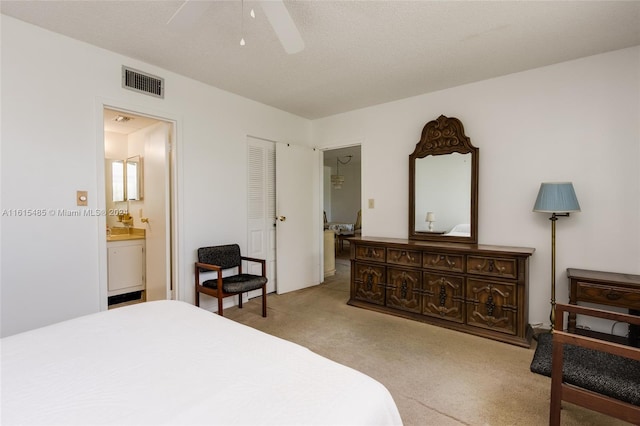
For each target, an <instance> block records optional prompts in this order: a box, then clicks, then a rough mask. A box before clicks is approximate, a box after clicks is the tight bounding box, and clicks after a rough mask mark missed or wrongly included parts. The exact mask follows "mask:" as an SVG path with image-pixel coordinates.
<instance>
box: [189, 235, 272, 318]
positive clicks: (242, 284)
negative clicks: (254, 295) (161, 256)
mask: <svg viewBox="0 0 640 426" xmlns="http://www.w3.org/2000/svg"><path fill="white" fill-rule="evenodd" d="M243 260H246V261H248V262H257V263H260V264H261V265H262V275H252V274H244V273H242V261H243ZM229 269H236V270H237V273H236V274H235V275H228V276H223V271H226V270H229ZM207 271H215V272H217V273H218V275H217V277H216V278H214V279H209V280H206V281H204V282H202V283H200V273H202V272H207ZM195 272H196V306H200V293H204V294H206V295H208V296H212V297H215V298H217V299H218V315H222V314H223V312H222V301H223V299H224V298H225V297H229V296H235V295H240V297H239V298H238V299H239V300H238V307H239V308H242V293H244V292H247V291H252V290H257V289H260V288H261V289H262V316H263V317H266V316H267V276H266V262H265V260H263V259H256V258H252V257H246V256H242V255H241V254H240V246H238V245H237V244H227V245H222V246H211V247H201V248H199V249H198V261H197V262H196V264H195Z"/></svg>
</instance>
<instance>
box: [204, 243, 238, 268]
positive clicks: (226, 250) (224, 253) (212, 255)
mask: <svg viewBox="0 0 640 426" xmlns="http://www.w3.org/2000/svg"><path fill="white" fill-rule="evenodd" d="M241 261H242V259H241V258H240V246H239V245H238V244H226V245H223V246H211V247H200V248H199V249H198V262H200V263H208V264H210V265H218V266H220V267H221V268H222V269H229V268H235V267H236V266H240V263H241Z"/></svg>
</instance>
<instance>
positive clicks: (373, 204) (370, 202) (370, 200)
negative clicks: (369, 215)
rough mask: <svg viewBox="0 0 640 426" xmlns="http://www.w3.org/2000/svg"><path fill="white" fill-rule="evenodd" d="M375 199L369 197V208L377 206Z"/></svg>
mask: <svg viewBox="0 0 640 426" xmlns="http://www.w3.org/2000/svg"><path fill="white" fill-rule="evenodd" d="M375 204H376V203H375V200H374V199H373V198H369V208H370V209H372V208H374V207H375Z"/></svg>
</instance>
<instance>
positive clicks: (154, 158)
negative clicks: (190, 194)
mask: <svg viewBox="0 0 640 426" xmlns="http://www.w3.org/2000/svg"><path fill="white" fill-rule="evenodd" d="M103 118H104V158H105V169H104V170H105V179H104V182H105V207H106V209H105V210H106V215H105V219H106V230H105V232H106V235H107V294H106V297H107V305H108V306H109V308H112V307H119V306H123V305H126V304H131V303H139V302H144V301H152V300H164V299H172V298H175V296H176V295H175V294H174V286H173V285H172V282H173V280H172V277H173V273H172V262H171V259H172V256H171V253H172V226H171V224H172V220H171V217H172V211H173V208H172V191H171V189H172V182H173V179H172V162H173V160H172V159H173V151H172V140H173V139H174V135H175V132H174V123H172V122H170V121H165V120H162V119H158V118H155V117H150V116H146V115H144V114H142V113H134V112H130V111H123V110H118V109H115V108H109V107H105V108H104V109H103Z"/></svg>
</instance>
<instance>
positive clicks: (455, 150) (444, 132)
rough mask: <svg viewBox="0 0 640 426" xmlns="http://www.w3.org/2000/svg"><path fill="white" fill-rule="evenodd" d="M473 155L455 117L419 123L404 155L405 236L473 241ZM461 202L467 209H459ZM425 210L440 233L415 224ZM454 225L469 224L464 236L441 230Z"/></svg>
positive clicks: (475, 215) (475, 150)
mask: <svg viewBox="0 0 640 426" xmlns="http://www.w3.org/2000/svg"><path fill="white" fill-rule="evenodd" d="M479 155H480V150H479V149H478V148H476V147H474V146H473V145H472V144H471V139H469V138H468V137H467V136H466V135H465V133H464V127H463V126H462V122H461V121H460V120H458V119H457V118H453V117H445V116H444V115H441V116H440V117H438V118H437V119H435V120H431V121H429V122H428V123H427V124H425V126H424V128H423V129H422V134H421V136H420V140H419V141H418V143H417V144H416V147H415V149H414V151H413V152H412V153H411V155H409V234H408V235H409V239H411V240H424V241H442V242H448V243H449V242H461V243H477V242H478V164H479ZM463 157H464V158H463ZM456 158H459V159H460V161H461V162H460V163H458V162H457V161H456V160H455V159H456ZM461 205H468V206H469V210H468V211H464V210H465V209H460V206H461ZM427 210H428V211H430V212H432V213H434V214H435V215H436V216H437V217H438V222H436V225H437V226H438V229H437V230H438V231H440V232H425V231H427V229H426V228H423V227H421V226H420V225H424V224H425V215H426V213H427ZM459 224H468V225H469V229H470V232H469V234H468V235H460V234H449V235H448V234H447V231H449V230H451V229H452V228H453V227H454V226H455V225H459ZM443 226H444V227H445V228H446V229H444V228H442V227H443Z"/></svg>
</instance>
